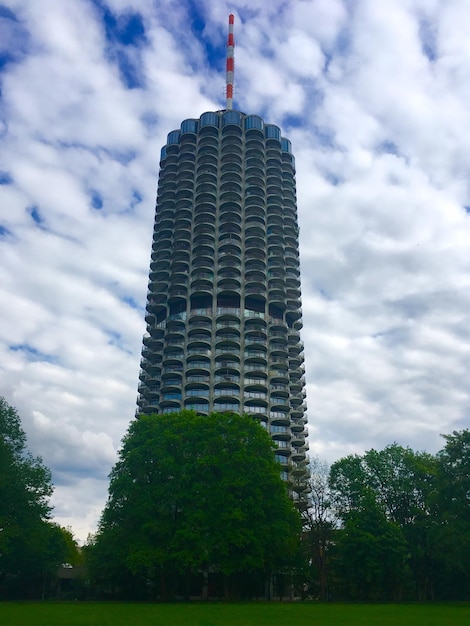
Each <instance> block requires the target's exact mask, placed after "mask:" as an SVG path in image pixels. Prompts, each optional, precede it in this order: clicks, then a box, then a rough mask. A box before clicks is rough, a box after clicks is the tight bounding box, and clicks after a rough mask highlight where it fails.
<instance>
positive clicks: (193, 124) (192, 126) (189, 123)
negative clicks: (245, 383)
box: [181, 119, 197, 133]
mask: <svg viewBox="0 0 470 626" xmlns="http://www.w3.org/2000/svg"><path fill="white" fill-rule="evenodd" d="M181 132H182V133H197V120H192V119H190V120H184V122H182V124H181Z"/></svg>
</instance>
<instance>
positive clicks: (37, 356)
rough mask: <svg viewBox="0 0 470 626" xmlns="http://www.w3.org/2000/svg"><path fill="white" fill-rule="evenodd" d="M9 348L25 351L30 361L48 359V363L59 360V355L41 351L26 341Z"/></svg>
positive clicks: (14, 350) (15, 350)
mask: <svg viewBox="0 0 470 626" xmlns="http://www.w3.org/2000/svg"><path fill="white" fill-rule="evenodd" d="M9 348H10V350H11V351H12V352H23V353H24V354H25V356H27V357H28V359H29V360H30V361H46V362H47V363H56V362H57V357H55V356H53V355H51V354H45V353H44V352H40V351H39V350H37V349H36V348H33V346H29V345H28V344H26V343H18V344H14V345H11V346H9Z"/></svg>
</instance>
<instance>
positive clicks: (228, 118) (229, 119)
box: [222, 111, 242, 126]
mask: <svg viewBox="0 0 470 626" xmlns="http://www.w3.org/2000/svg"><path fill="white" fill-rule="evenodd" d="M241 123H242V116H241V114H240V113H238V111H227V113H224V117H223V118H222V124H223V126H227V125H228V124H237V126H241Z"/></svg>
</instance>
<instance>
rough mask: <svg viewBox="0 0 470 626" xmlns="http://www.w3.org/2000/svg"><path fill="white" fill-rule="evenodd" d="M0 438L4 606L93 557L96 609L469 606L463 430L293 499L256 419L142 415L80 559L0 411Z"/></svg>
mask: <svg viewBox="0 0 470 626" xmlns="http://www.w3.org/2000/svg"><path fill="white" fill-rule="evenodd" d="M0 435H1V436H0V597H2V596H3V597H8V598H11V597H19V596H23V597H25V596H26V597H41V596H44V595H47V592H48V587H49V581H53V579H54V576H55V574H56V572H57V567H58V565H59V564H61V563H64V562H68V563H72V564H76V563H78V561H79V560H80V558H84V560H85V564H86V567H87V570H88V575H87V580H86V581H84V583H83V585H84V588H85V586H86V587H87V593H88V597H104V598H132V599H157V598H161V599H170V598H175V597H190V596H192V595H199V596H200V595H202V597H211V596H218V597H222V596H223V597H226V598H236V597H242V598H250V597H272V596H273V595H275V596H289V595H292V593H295V595H300V596H302V597H304V598H306V597H311V598H315V599H321V600H328V599H334V600H340V599H341V600H368V601H373V600H402V599H419V600H426V599H468V598H469V595H470V574H469V570H468V564H469V563H470V506H469V505H470V431H468V430H463V431H460V432H454V433H453V434H452V435H448V436H445V446H444V447H443V449H442V450H441V451H440V452H439V453H438V454H437V455H430V454H428V453H424V452H414V451H413V450H411V449H410V448H403V447H401V446H398V445H397V444H393V445H390V446H387V447H386V448H385V449H384V450H382V451H376V450H370V451H368V452H366V453H365V454H364V455H362V456H360V455H351V456H348V457H345V458H343V459H340V460H339V461H337V462H336V463H334V464H333V465H332V467H331V468H329V467H328V466H327V465H326V464H324V463H321V462H319V461H312V463H311V465H310V468H309V470H310V471H309V472H308V480H306V479H305V476H304V477H303V478H302V477H301V476H298V482H297V484H294V483H291V484H289V485H288V489H286V483H284V482H283V481H282V480H281V477H280V474H279V466H278V464H277V463H276V462H275V460H274V455H273V442H272V441H271V438H270V436H269V434H268V433H267V432H266V431H265V430H264V429H263V428H261V427H260V425H259V424H258V423H257V422H256V421H254V420H253V419H252V418H250V417H247V416H239V415H235V414H211V415H210V416H198V415H196V414H195V413H193V412H190V411H182V412H180V413H174V414H170V415H165V416H158V415H153V416H141V417H140V419H139V420H136V421H133V422H132V423H131V425H130V427H129V429H128V432H127V434H126V436H125V437H124V440H123V445H122V448H121V450H120V452H119V460H118V462H117V464H116V465H115V467H114V468H113V470H112V472H111V475H110V486H109V497H108V501H107V504H106V506H105V509H104V511H103V513H102V516H101V520H100V523H99V528H98V531H97V533H96V534H95V535H94V536H93V537H91V538H90V539H89V541H88V543H87V545H86V546H85V547H84V548H83V550H82V553H81V554H80V553H79V551H78V550H77V546H76V543H75V542H74V540H73V537H72V534H71V532H70V531H69V530H67V529H63V528H60V527H59V526H58V525H56V524H54V523H53V522H52V521H51V519H50V513H51V509H50V504H49V496H50V494H51V492H52V484H51V476H50V472H49V470H48V469H47V468H46V467H45V466H44V465H43V463H42V461H41V459H40V458H38V457H33V456H31V455H30V454H29V453H28V451H27V448H26V437H25V434H24V432H23V430H22V428H21V424H20V420H19V417H18V415H17V413H16V411H15V410H14V409H13V408H12V407H10V406H8V404H7V403H6V402H5V401H4V400H3V399H0ZM289 491H290V492H291V493H290V495H292V494H297V497H296V498H290V497H289ZM299 494H300V497H298V496H299ZM293 585H294V587H295V590H294V587H293ZM293 590H294V591H293Z"/></svg>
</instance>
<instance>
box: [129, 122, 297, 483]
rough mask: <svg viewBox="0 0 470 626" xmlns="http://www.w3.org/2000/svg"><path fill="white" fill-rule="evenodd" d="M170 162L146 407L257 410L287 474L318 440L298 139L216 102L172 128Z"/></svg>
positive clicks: (159, 214)
mask: <svg viewBox="0 0 470 626" xmlns="http://www.w3.org/2000/svg"><path fill="white" fill-rule="evenodd" d="M160 168H161V169H160V177H159V183H158V194H157V206H156V215H155V226H154V234H153V244H152V254H151V264H150V279H149V291H148V300H147V314H146V322H147V333H146V335H145V336H144V340H143V343H144V347H143V350H142V363H141V372H140V380H141V383H140V385H139V394H140V395H139V399H138V407H139V409H138V413H169V412H172V411H179V410H181V409H183V408H187V409H194V410H195V411H197V412H198V413H203V414H206V413H209V412H211V411H219V412H226V411H235V412H237V413H247V414H249V415H253V416H254V417H256V418H257V419H259V421H260V423H261V424H262V425H263V426H264V427H265V428H267V429H268V430H269V432H270V433H271V435H272V437H273V439H274V440H275V442H276V444H277V451H276V453H275V454H276V458H277V460H278V461H279V462H280V463H281V465H282V472H283V476H284V478H288V476H289V474H291V475H292V474H294V475H295V474H296V473H297V471H299V472H301V471H303V468H304V464H305V452H306V450H307V449H308V444H307V443H306V441H305V437H306V434H307V431H306V421H307V419H306V415H305V410H306V406H305V379H304V365H303V362H304V356H303V345H302V342H301V340H300V335H299V331H300V329H301V327H302V321H301V315H302V314H301V301H300V271H299V253H298V225H297V208H296V193H295V162H294V157H293V155H292V152H291V144H290V142H289V140H287V139H285V138H283V137H281V131H280V129H279V128H278V127H277V126H274V125H272V124H265V123H264V122H263V120H262V119H261V118H260V117H258V116H256V115H245V114H243V113H240V112H239V111H234V110H224V111H218V112H208V113H204V114H203V115H201V117H200V118H199V119H187V120H185V121H184V122H183V123H182V124H181V128H180V130H174V131H172V132H170V133H169V135H168V140H167V144H166V145H165V146H164V147H163V148H162V153H161V161H160Z"/></svg>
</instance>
